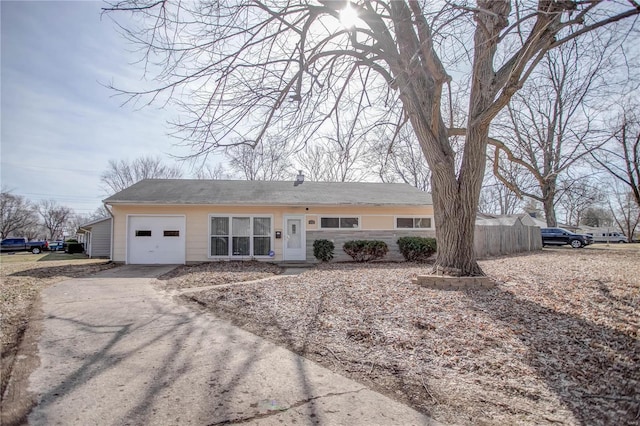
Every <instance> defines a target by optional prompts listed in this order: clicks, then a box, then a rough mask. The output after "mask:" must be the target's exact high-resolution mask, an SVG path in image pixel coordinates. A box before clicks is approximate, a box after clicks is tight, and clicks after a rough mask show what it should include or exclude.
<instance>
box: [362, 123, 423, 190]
mask: <svg viewBox="0 0 640 426" xmlns="http://www.w3.org/2000/svg"><path fill="white" fill-rule="evenodd" d="M372 139H373V140H370V141H369V144H370V147H369V156H368V160H367V163H368V166H369V169H371V170H372V171H373V172H374V173H375V174H376V175H377V176H378V178H379V179H380V180H381V181H382V182H404V183H407V184H409V185H411V186H415V187H416V188H418V189H419V190H421V191H425V192H429V191H430V190H431V170H429V166H428V165H427V162H426V160H425V159H424V155H423V153H422V151H421V149H420V145H419V144H418V143H417V141H416V137H415V133H413V131H412V130H411V128H410V126H409V125H407V126H405V127H402V128H401V129H399V132H398V134H396V135H394V137H393V138H390V139H387V138H386V137H385V135H384V134H381V135H374V138H372Z"/></svg>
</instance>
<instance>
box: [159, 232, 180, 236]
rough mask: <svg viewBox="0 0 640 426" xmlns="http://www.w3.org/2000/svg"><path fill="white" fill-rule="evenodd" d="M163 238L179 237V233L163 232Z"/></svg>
mask: <svg viewBox="0 0 640 426" xmlns="http://www.w3.org/2000/svg"><path fill="white" fill-rule="evenodd" d="M163 235H164V236H165V237H179V236H180V231H164V234H163Z"/></svg>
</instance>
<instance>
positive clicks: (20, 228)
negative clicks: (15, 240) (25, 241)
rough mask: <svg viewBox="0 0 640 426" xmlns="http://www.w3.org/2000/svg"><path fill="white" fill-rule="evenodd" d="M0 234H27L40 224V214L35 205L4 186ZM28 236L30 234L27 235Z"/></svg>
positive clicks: (1, 196)
mask: <svg viewBox="0 0 640 426" xmlns="http://www.w3.org/2000/svg"><path fill="white" fill-rule="evenodd" d="M0 220H2V223H0V234H1V236H2V238H7V237H9V236H17V234H21V235H20V236H26V235H24V233H25V232H26V231H27V230H29V229H32V228H35V227H36V225H37V224H38V215H37V213H36V211H35V209H34V206H33V205H32V204H31V202H29V200H27V199H26V198H24V197H23V196H21V195H15V194H12V193H11V192H10V191H9V190H8V189H6V188H2V192H1V193H0ZM27 237H28V236H27Z"/></svg>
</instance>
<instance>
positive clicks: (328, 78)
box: [106, 0, 640, 275]
mask: <svg viewBox="0 0 640 426" xmlns="http://www.w3.org/2000/svg"><path fill="white" fill-rule="evenodd" d="M345 5H346V7H347V8H349V9H350V10H352V11H353V13H351V14H347V13H341V11H342V10H343V9H344V8H345ZM434 5H438V6H434ZM106 10H108V11H117V10H120V11H127V12H132V13H136V14H138V15H142V17H146V18H148V19H146V20H145V19H138V20H136V22H144V23H146V24H147V26H142V27H140V28H132V27H130V28H123V31H124V32H125V34H127V35H128V36H129V37H130V38H131V39H132V40H134V41H135V42H138V43H142V45H143V47H144V50H143V51H144V52H145V53H146V55H147V56H146V60H147V61H148V63H149V64H151V63H154V64H157V63H158V62H160V63H161V64H162V65H163V66H164V68H163V69H162V70H161V72H160V73H159V75H158V78H159V84H158V86H157V87H155V88H152V89H149V90H143V91H135V90H133V91H127V90H124V91H122V93H124V94H127V95H130V96H131V99H132V100H142V101H143V102H152V101H153V100H154V99H156V98H157V97H158V96H161V95H163V96H164V95H165V94H166V95H168V96H169V97H170V98H171V99H173V100H174V101H175V102H176V103H177V104H178V105H179V106H181V107H182V108H183V110H184V111H185V112H186V113H187V114H188V118H186V119H184V120H182V121H179V122H177V123H176V124H177V125H178V126H179V129H181V130H182V131H183V135H184V137H185V139H187V140H190V141H192V144H193V149H194V152H195V155H197V154H201V153H206V152H209V151H211V150H213V149H217V148H219V147H221V146H224V145H229V144H248V145H251V146H257V145H258V144H259V143H260V142H261V141H262V140H264V138H265V137H266V136H268V135H270V134H271V135H279V136H280V137H281V138H283V139H285V140H291V141H292V142H294V141H298V142H306V141H308V140H311V139H312V138H313V136H314V135H316V134H317V132H318V131H319V130H321V129H322V128H323V126H325V125H326V124H327V123H328V122H329V120H330V119H331V118H333V117H335V116H336V114H337V115H340V113H341V112H343V111H344V112H345V114H347V115H348V118H347V119H346V120H343V119H342V118H340V119H339V121H340V122H353V121H354V120H356V121H357V122H358V123H360V129H359V130H360V131H362V132H365V133H366V132H368V131H370V130H371V129H374V128H375V127H376V126H383V125H385V123H386V124H387V125H388V126H389V127H393V125H396V126H402V125H404V124H405V123H407V122H408V123H410V124H411V127H412V129H413V130H414V132H415V134H416V139H417V141H418V143H419V145H420V148H421V150H422V152H423V154H424V156H425V159H426V161H427V164H428V165H429V169H430V170H431V173H432V175H431V187H432V190H433V201H434V209H435V224H436V233H437V238H438V253H437V259H436V262H435V267H434V272H435V273H444V274H450V275H481V274H483V272H482V270H481V269H480V267H479V266H478V264H477V262H476V258H475V254H474V249H473V235H474V232H473V230H474V226H475V216H476V211H477V207H478V199H479V194H480V188H481V186H482V180H483V177H484V170H485V155H486V149H487V142H488V135H489V127H490V125H491V122H492V121H493V119H494V118H495V117H496V115H497V114H498V113H499V112H500V111H501V110H502V109H503V108H504V107H505V106H506V105H507V104H508V103H509V101H510V99H511V97H512V96H513V95H514V93H516V92H517V91H518V90H519V89H520V88H521V87H522V85H523V84H524V82H525V81H526V80H527V78H528V77H529V76H530V75H531V73H532V72H533V70H534V69H535V68H536V66H537V65H538V64H539V63H540V61H541V60H542V59H543V58H544V56H545V55H546V53H547V52H548V51H549V50H551V49H553V48H556V47H558V46H561V45H563V44H565V43H566V42H568V41H571V40H573V39H575V38H576V37H578V36H581V35H583V34H585V33H588V32H590V31H593V30H597V29H599V28H601V27H603V26H605V25H608V24H613V23H617V22H620V21H622V20H624V19H625V18H629V17H633V16H635V15H637V14H639V13H640V8H639V7H637V4H634V1H633V0H632V1H631V3H628V2H622V1H620V2H618V3H615V4H612V3H610V2H604V1H598V0H593V1H580V2H579V1H570V0H567V1H553V0H539V1H537V2H531V3H526V2H519V1H518V2H514V5H513V7H512V6H511V4H510V2H508V1H506V0H479V1H478V2H477V5H476V6H470V5H468V3H467V2H466V1H462V0H460V2H455V1H448V2H443V3H429V2H420V1H416V0H413V1H412V0H407V1H400V0H398V1H392V2H386V1H380V0H369V1H363V2H358V3H355V2H345V1H328V0H319V1H318V3H315V2H307V1H299V2H298V1H289V2H275V1H274V2H267V1H260V0H254V1H251V2H231V1H229V2H225V1H213V0H211V1H205V0H203V1H200V2H182V1H176V2H171V1H169V0H159V1H157V0H148V1H143V0H124V1H118V2H114V3H112V4H111V7H109V8H107V9H106ZM341 15H342V16H343V18H344V19H343V21H342V22H341V21H340V18H341ZM349 15H351V16H353V15H357V16H358V19H356V20H351V21H347V19H346V16H349ZM510 20H511V21H510ZM132 21H133V20H132ZM445 62H446V63H447V65H448V66H449V70H450V72H451V71H455V74H454V73H453V72H451V74H449V73H448V72H447V68H445ZM463 70H471V74H472V75H471V77H470V78H469V79H468V81H470V90H469V91H468V94H469V97H468V103H467V105H468V109H467V124H466V128H465V129H456V130H453V129H449V128H448V127H452V126H453V123H452V122H451V120H449V121H450V122H449V126H447V125H446V124H445V117H443V113H442V111H443V109H442V103H443V102H442V97H443V94H444V93H445V92H444V89H445V87H449V88H450V87H452V85H451V84H449V83H451V81H452V77H451V75H459V74H461V73H463ZM465 78H467V77H465ZM447 85H448V86H447ZM464 85H466V83H463V84H462V86H464ZM458 87H460V86H458ZM178 93H180V94H183V95H184V96H178V95H177V94H178ZM354 111H355V112H354ZM452 134H461V135H463V136H464V137H465V144H464V149H463V151H462V153H461V154H460V155H459V161H456V153H455V152H454V149H453V148H452V145H451V143H450V140H449V137H450V136H451V135H452ZM458 165H459V167H458Z"/></svg>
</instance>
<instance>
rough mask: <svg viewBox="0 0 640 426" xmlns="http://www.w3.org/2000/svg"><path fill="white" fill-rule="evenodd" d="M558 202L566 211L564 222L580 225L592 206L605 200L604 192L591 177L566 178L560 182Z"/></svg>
mask: <svg viewBox="0 0 640 426" xmlns="http://www.w3.org/2000/svg"><path fill="white" fill-rule="evenodd" d="M559 187H560V190H559V193H561V194H562V196H561V197H559V198H558V201H557V202H558V204H559V206H560V207H561V209H562V210H563V211H564V223H566V224H567V225H574V226H578V225H580V224H581V223H582V217H583V215H584V213H585V212H586V211H587V209H589V208H590V207H592V206H594V205H597V204H600V203H602V202H604V201H605V196H604V193H603V192H602V191H601V189H600V188H599V187H598V185H597V184H596V183H595V182H591V181H590V180H589V179H565V180H563V181H561V182H560V185H559Z"/></svg>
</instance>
